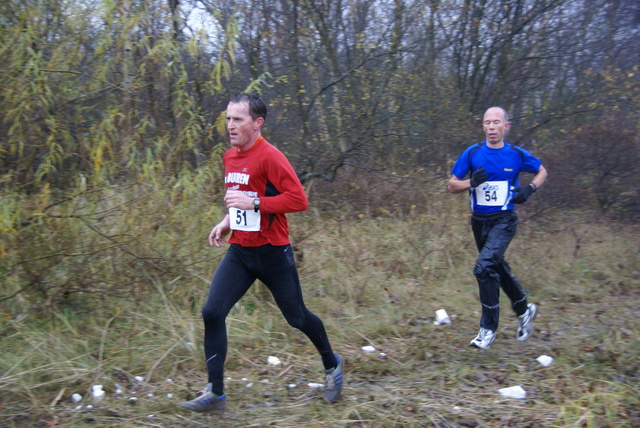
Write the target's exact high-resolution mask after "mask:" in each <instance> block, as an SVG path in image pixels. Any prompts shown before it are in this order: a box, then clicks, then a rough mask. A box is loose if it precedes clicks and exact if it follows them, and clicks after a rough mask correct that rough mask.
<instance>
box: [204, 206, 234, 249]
mask: <svg viewBox="0 0 640 428" xmlns="http://www.w3.org/2000/svg"><path fill="white" fill-rule="evenodd" d="M230 231H231V227H230V225H229V214H227V215H226V216H224V219H222V221H221V222H220V223H219V224H217V225H216V226H215V227H214V228H213V229H212V230H211V233H210V234H209V246H211V247H213V246H214V245H215V246H216V247H222V246H223V245H224V244H226V243H227V239H226V236H227V235H228V234H229V232H230Z"/></svg>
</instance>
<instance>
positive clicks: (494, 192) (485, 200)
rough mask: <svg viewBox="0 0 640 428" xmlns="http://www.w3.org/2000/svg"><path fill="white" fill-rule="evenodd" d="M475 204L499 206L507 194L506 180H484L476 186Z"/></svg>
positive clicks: (505, 200)
mask: <svg viewBox="0 0 640 428" xmlns="http://www.w3.org/2000/svg"><path fill="white" fill-rule="evenodd" d="M475 192H476V204H478V205H483V206H490V207H501V206H503V205H504V204H505V203H506V202H507V196H509V182H508V181H506V180H505V181H485V182H484V183H482V184H480V185H479V186H478V187H476V190H475Z"/></svg>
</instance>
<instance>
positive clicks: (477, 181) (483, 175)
mask: <svg viewBox="0 0 640 428" xmlns="http://www.w3.org/2000/svg"><path fill="white" fill-rule="evenodd" d="M487 178H489V174H487V171H485V169H484V168H483V167H482V165H480V166H479V167H478V169H476V170H475V171H474V172H473V174H471V187H478V186H479V185H481V184H482V183H484V182H485V181H487Z"/></svg>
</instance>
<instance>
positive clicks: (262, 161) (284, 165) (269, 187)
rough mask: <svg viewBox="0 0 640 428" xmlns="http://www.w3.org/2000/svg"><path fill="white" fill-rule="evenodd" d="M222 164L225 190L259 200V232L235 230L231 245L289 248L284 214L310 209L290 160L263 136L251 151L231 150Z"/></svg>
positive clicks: (226, 153) (225, 155)
mask: <svg viewBox="0 0 640 428" xmlns="http://www.w3.org/2000/svg"><path fill="white" fill-rule="evenodd" d="M222 160H223V163H224V177H225V178H224V181H225V186H226V189H227V190H239V191H242V192H244V193H245V194H246V195H248V196H250V197H252V198H260V231H259V232H245V231H239V230H233V231H232V234H231V238H229V243H230V244H240V245H242V246H243V247H257V246H260V245H267V244H271V245H287V244H289V243H290V241H289V226H288V225H287V217H286V216H285V213H292V212H296V211H304V210H306V209H307V208H308V206H309V201H308V199H307V195H306V193H305V192H304V189H303V187H302V184H301V183H300V179H298V176H297V175H296V173H295V171H294V169H293V167H292V166H291V164H290V163H289V160H287V158H286V157H285V155H284V154H283V153H282V152H281V151H280V150H278V149H277V148H276V147H275V146H274V145H272V144H270V143H269V142H268V141H267V140H265V139H264V138H263V137H262V136H260V137H259V138H258V140H257V141H256V142H255V144H254V145H253V146H251V148H249V149H248V150H243V151H238V149H237V148H236V147H233V148H231V149H230V150H228V151H227V152H225V154H224V156H223V158H222Z"/></svg>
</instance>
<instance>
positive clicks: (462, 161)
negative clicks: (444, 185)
mask: <svg viewBox="0 0 640 428" xmlns="http://www.w3.org/2000/svg"><path fill="white" fill-rule="evenodd" d="M472 147H474V146H471V147H467V149H466V150H465V151H464V152H463V153H462V154H461V155H460V157H459V158H458V160H456V163H455V164H454V165H453V168H451V173H452V174H453V175H455V176H456V178H458V179H459V180H462V179H463V178H464V177H465V176H466V175H467V174H468V173H469V170H470V169H471V165H470V163H469V150H471V148H472Z"/></svg>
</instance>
